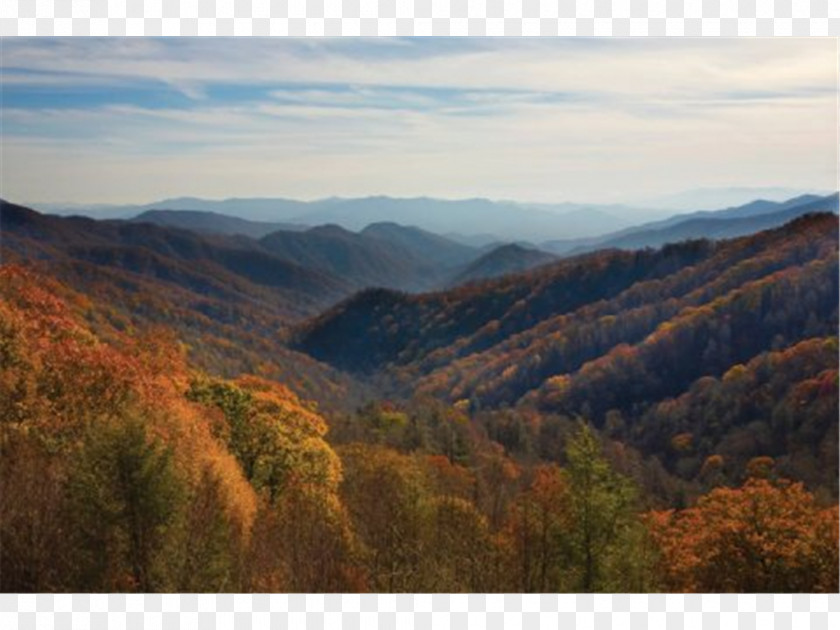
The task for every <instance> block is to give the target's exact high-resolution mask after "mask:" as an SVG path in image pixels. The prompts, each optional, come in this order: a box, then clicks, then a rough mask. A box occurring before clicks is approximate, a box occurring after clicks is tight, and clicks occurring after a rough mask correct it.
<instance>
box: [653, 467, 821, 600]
mask: <svg viewBox="0 0 840 630" xmlns="http://www.w3.org/2000/svg"><path fill="white" fill-rule="evenodd" d="M648 525H649V528H650V531H651V534H652V535H653V538H654V540H655V541H656V543H657V544H658V547H659V550H660V552H661V562H660V567H659V569H660V572H661V576H662V580H663V585H664V586H665V588H666V589H669V590H674V591H714V592H721V591H722V592H733V591H734V592H777V591H800V592H801V591H805V592H809V591H815V592H825V591H828V592H836V591H837V590H838V511H837V506H834V507H833V508H828V509H823V508H820V507H819V506H818V505H817V504H816V502H815V501H814V497H813V495H811V494H810V493H809V492H807V491H806V490H805V489H804V487H803V486H802V484H801V483H792V482H789V481H786V480H778V481H770V480H767V479H756V478H753V479H749V480H748V481H747V482H746V484H745V485H744V486H743V487H741V488H717V489H715V490H713V491H712V492H710V493H709V494H708V495H705V496H704V497H701V498H700V500H699V501H698V502H697V504H696V506H694V507H691V508H688V509H685V510H680V511H674V510H668V511H664V512H652V513H650V514H649V515H648Z"/></svg>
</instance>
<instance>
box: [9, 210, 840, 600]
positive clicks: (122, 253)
mask: <svg viewBox="0 0 840 630" xmlns="http://www.w3.org/2000/svg"><path fill="white" fill-rule="evenodd" d="M836 206H837V196H836V195H834V196H830V197H825V198H820V199H816V198H814V199H810V198H809V199H806V200H800V202H799V205H797V204H790V205H789V206H786V208H783V210H784V211H785V212H788V214H783V215H779V218H778V219H777V220H776V221H775V223H774V224H773V225H772V226H770V227H766V226H764V225H762V226H759V227H760V228H761V229H755V230H753V231H748V233H746V234H743V235H736V236H732V235H725V236H723V237H708V236H705V235H703V234H700V235H699V236H698V237H697V238H688V239H685V238H681V239H678V240H675V241H674V242H669V243H667V244H664V245H652V246H642V247H603V248H595V249H594V250H593V251H588V252H587V251H582V252H580V253H573V254H567V255H558V254H549V253H546V252H545V251H544V250H543V251H541V252H540V253H539V255H537V254H534V253H533V252H535V251H537V250H535V249H529V248H526V247H520V246H517V247H509V246H508V247H507V248H506V249H504V250H502V251H501V252H499V251H494V252H491V253H493V257H492V258H489V259H482V258H481V256H483V255H485V254H486V253H487V250H480V249H477V248H475V247H473V246H467V245H465V244H462V243H458V242H456V241H455V240H452V239H449V238H444V237H443V236H439V235H436V234H432V233H431V232H428V231H424V230H419V229H417V228H409V227H406V226H400V225H397V224H384V223H383V224H378V225H375V226H372V227H370V228H367V229H365V230H364V231H362V232H358V233H357V232H353V231H350V230H347V229H344V228H340V227H338V226H336V225H331V226H322V227H315V228H311V229H309V230H308V231H307V230H300V229H295V230H292V229H280V230H273V231H271V232H270V233H268V234H267V235H261V234H256V235H255V234H253V233H252V234H250V235H244V233H243V232H242V226H241V225H238V226H237V227H236V228H235V230H231V229H228V228H224V227H220V226H219V225H218V224H215V223H214V224H213V225H212V226H210V228H209V229H208V228H207V225H205V224H202V225H201V226H200V227H199V226H198V224H197V223H196V224H195V225H194V226H193V227H192V228H190V221H196V220H197V219H195V217H192V218H191V217H190V216H188V215H183V216H181V215H178V216H177V218H178V220H179V221H181V224H180V225H177V226H175V225H172V224H171V217H169V219H168V221H169V222H168V223H167V222H162V221H161V220H154V221H153V220H151V219H152V218H154V217H146V219H145V220H136V221H128V220H116V219H113V220H94V219H90V218H82V217H59V216H55V215H50V214H46V213H42V212H38V211H36V210H33V209H30V208H26V207H23V206H19V205H15V204H12V203H7V202H2V206H0V213H1V214H0V248H2V249H0V255H2V265H0V590H2V591H6V592H8V591H12V592H28V591H48V592H56V591H59V592H60V591H94V592H96V591H141V592H149V591H190V592H194V591H198V592H230V591H234V592H239V591H260V592H264V591H271V592H276V591H283V592H288V591H304V592H309V591H315V592H322V591H328V592H333V591H339V592H347V591H350V592H359V591H362V592H365V591H374V592H405V591H408V592H414V591H421V592H429V591H431V592H461V591H468V592H475V591H478V592H499V591H502V592H510V591H514V592H557V591H571V592H612V591H624V592H628V591H629V592H655V591H677V592H708V591H712V592H774V591H796V592H801V591H804V592H837V591H838V588H839V587H838V337H837V328H838V280H837V278H838V236H837V234H838V223H837V216H836V211H837V208H836ZM789 207H799V208H802V209H801V211H799V212H794V213H792V214H791V213H790V211H789V210H788V209H787V208H789ZM764 210H765V212H764V214H765V215H767V214H769V213H770V211H771V210H773V208H769V207H768V208H765V209H764ZM204 218H205V219H207V218H208V217H206V216H205V217H204ZM157 219H160V217H157ZM718 220H719V219H718ZM763 220H764V219H763ZM184 222H186V224H184ZM275 227H276V226H275ZM251 229H256V228H254V227H253V226H252V227H251Z"/></svg>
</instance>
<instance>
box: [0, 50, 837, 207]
mask: <svg viewBox="0 0 840 630" xmlns="http://www.w3.org/2000/svg"><path fill="white" fill-rule="evenodd" d="M1 57H2V61H0V79H1V80H2V94H0V95H1V96H2V109H1V110H0V122H1V123H2V141H3V142H2V154H0V157H2V160H3V162H2V170H0V184H1V185H2V192H1V193H0V195H2V196H3V197H4V198H7V199H12V200H16V201H26V202H76V203H130V202H147V201H152V200H154V199H160V198H165V197H175V196H182V195H192V196H201V197H209V198H225V197H234V196H240V197H248V196H282V197H292V198H300V199H314V198H323V197H328V196H335V195H337V196H363V195H372V194H388V195H393V196H418V195H428V196H437V197H446V198H459V197H475V196H481V197H489V198H496V199H516V200H521V201H540V202H562V201H589V202H627V203H633V202H635V201H638V200H640V199H645V198H649V197H651V196H657V195H663V194H668V193H672V192H676V191H679V190H684V189H694V188H702V187H730V186H748V187H762V186H786V187H792V188H801V189H820V190H823V189H834V188H836V181H837V172H836V171H837V109H836V108H837V42H836V40H833V39H828V38H826V39H793V38H776V39H737V40H735V39H732V40H727V39H703V40H700V39H639V40H611V39H551V40H548V39H466V38H443V39H435V38H417V39H215V38H191V39H177V38H175V39H135V38H129V39H95V38H94V39H89V38H52V39H35V38H32V39H27V38H23V39H4V40H3V41H2V55H1Z"/></svg>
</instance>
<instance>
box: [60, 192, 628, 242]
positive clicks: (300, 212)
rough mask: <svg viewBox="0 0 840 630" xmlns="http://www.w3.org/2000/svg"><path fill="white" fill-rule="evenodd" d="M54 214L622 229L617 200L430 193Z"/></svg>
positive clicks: (502, 229) (541, 235)
mask: <svg viewBox="0 0 840 630" xmlns="http://www.w3.org/2000/svg"><path fill="white" fill-rule="evenodd" d="M44 209H45V210H47V211H49V212H52V213H55V214H59V215H73V214H85V215H87V216H91V217H93V218H98V219H131V218H135V217H137V216H138V215H142V214H143V213H145V212H148V211H150V210H162V209H164V210H167V211H191V212H212V213H215V214H223V215H229V216H233V217H237V218H240V219H244V220H247V221H253V222H261V223H291V224H295V225H306V226H315V225H323V224H329V223H334V224H337V225H340V226H342V227H344V228H346V229H348V230H353V231H359V230H362V229H363V228H365V227H366V226H367V225H369V224H371V223H381V222H395V223H398V224H400V225H414V226H417V227H418V228H421V229H424V230H427V231H430V232H434V233H437V234H447V233H459V234H463V235H465V236H467V237H469V236H470V235H472V234H473V233H475V232H476V230H477V229H480V231H481V232H482V233H487V234H490V235H492V236H491V238H489V239H488V240H487V242H491V241H505V242H508V241H516V240H538V239H545V237H546V235H557V237H558V238H560V237H568V238H572V237H584V236H595V235H598V234H601V233H603V232H604V231H605V230H607V229H610V228H617V227H625V226H628V225H630V223H631V221H629V220H628V219H625V218H623V217H622V216H621V215H620V211H621V210H622V209H624V207H623V206H615V205H609V206H599V205H597V204H573V203H562V204H529V203H518V202H512V201H492V200H489V199H480V198H475V199H457V200H449V199H433V198H429V197H415V198H395V197H387V196H372V197H364V198H354V199H344V198H329V199H321V200H316V201H297V200H292V199H284V198H276V199H271V198H251V199H237V198H233V199H225V200H207V199H198V198H194V197H179V198H174V199H164V200H161V201H156V202H153V203H149V204H140V205H123V206H113V205H112V206H109V205H99V206H92V207H90V208H85V207H81V206H69V207H64V206H61V205H60V204H59V205H55V204H48V205H45V206H44Z"/></svg>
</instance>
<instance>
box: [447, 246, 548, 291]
mask: <svg viewBox="0 0 840 630" xmlns="http://www.w3.org/2000/svg"><path fill="white" fill-rule="evenodd" d="M555 260H557V257H556V256H554V255H552V254H549V253H547V252H543V251H540V250H538V249H530V248H527V247H523V246H521V245H518V244H516V243H510V244H508V245H501V246H499V247H495V248H493V249H491V250H490V251H489V252H487V253H486V254H484V255H483V256H481V258H478V259H477V260H475V261H473V262H472V263H470V264H469V265H468V266H467V267H466V268H465V269H463V270H462V271H460V272H459V273H458V274H457V275H456V276H455V277H453V278H452V280H450V282H449V286H452V287H454V286H458V285H461V284H466V283H468V282H477V281H480V280H487V279H490V278H497V277H500V276H504V275H507V274H511V273H519V272H522V271H527V270H528V269H533V268H534V267H538V266H540V265H545V264H548V263H550V262H553V261H555Z"/></svg>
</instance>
